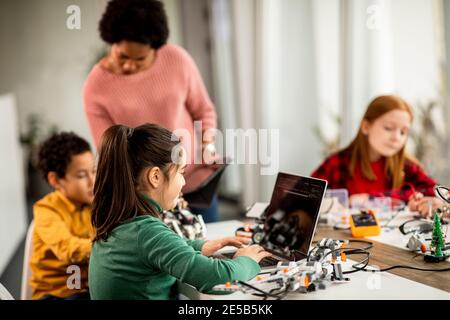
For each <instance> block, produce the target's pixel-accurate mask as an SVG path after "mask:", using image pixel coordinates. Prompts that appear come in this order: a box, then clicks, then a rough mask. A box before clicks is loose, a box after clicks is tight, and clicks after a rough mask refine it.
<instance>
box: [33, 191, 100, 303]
mask: <svg viewBox="0 0 450 320" xmlns="http://www.w3.org/2000/svg"><path fill="white" fill-rule="evenodd" d="M33 215H34V232H33V240H32V255H31V258H30V267H31V270H32V276H31V280H30V285H31V287H32V288H33V296H32V298H33V299H40V298H42V297H44V296H46V295H52V296H56V297H60V298H67V297H69V296H72V295H75V294H78V293H81V292H85V291H87V289H88V285H87V274H88V268H89V255H90V253H91V246H92V239H93V236H94V229H93V227H92V224H91V215H92V213H91V208H89V207H84V208H77V207H76V206H75V205H74V204H73V203H72V202H71V201H70V200H69V199H67V198H66V197H65V196H64V195H63V194H62V193H61V192H59V191H54V192H52V193H49V194H48V195H46V196H45V197H44V198H42V199H41V200H39V201H38V202H36V203H35V204H34V206H33ZM70 266H73V267H70ZM69 267H70V268H69ZM78 270H79V271H80V272H78Z"/></svg>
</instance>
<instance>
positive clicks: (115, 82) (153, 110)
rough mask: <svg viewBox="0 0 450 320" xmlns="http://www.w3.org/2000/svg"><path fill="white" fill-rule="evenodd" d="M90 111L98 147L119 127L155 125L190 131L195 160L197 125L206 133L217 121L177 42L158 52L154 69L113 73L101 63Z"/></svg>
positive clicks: (88, 89)
mask: <svg viewBox="0 0 450 320" xmlns="http://www.w3.org/2000/svg"><path fill="white" fill-rule="evenodd" d="M84 110H85V113H86V116H87V119H88V122H89V127H90V129H91V132H92V136H93V138H94V141H95V144H96V145H97V147H98V146H99V144H100V140H101V136H102V134H103V132H105V130H106V129H108V128H109V127H110V126H112V125H115V124H124V125H127V126H129V127H136V126H139V125H141V124H144V123H155V124H158V125H160V126H163V127H165V128H167V129H169V130H171V131H173V130H175V129H186V130H187V131H188V132H189V133H190V136H191V137H192V140H194V141H191V149H190V150H187V153H188V161H190V162H193V153H194V150H195V148H196V147H197V146H196V145H195V140H196V139H194V121H196V120H201V121H202V128H203V131H204V130H206V129H209V128H215V127H216V122H217V116H216V112H215V109H214V106H213V104H212V102H211V100H210V98H209V96H208V93H207V91H206V88H205V86H204V84H203V81H202V78H201V76H200V73H199V71H198V69H197V67H196V65H195V63H194V61H193V59H192V58H191V57H190V56H189V54H188V53H187V52H186V51H185V50H184V49H182V48H180V47H178V46H175V45H172V44H166V45H164V46H163V47H161V48H160V49H159V50H158V51H157V53H156V58H155V61H154V62H153V65H152V66H151V67H150V68H149V69H147V70H144V71H142V72H138V73H135V74H131V75H117V74H113V73H111V72H109V71H107V70H106V69H104V68H103V67H101V66H100V64H96V65H95V66H94V68H93V69H92V71H91V72H90V74H89V76H88V78H87V80H86V82H85V85H84ZM189 169H190V168H188V169H187V172H189V171H190V170H189ZM188 183H189V181H188Z"/></svg>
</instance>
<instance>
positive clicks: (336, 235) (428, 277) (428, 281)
mask: <svg viewBox="0 0 450 320" xmlns="http://www.w3.org/2000/svg"><path fill="white" fill-rule="evenodd" d="M322 238H332V239H342V240H349V239H355V238H352V235H351V233H350V231H349V230H335V229H333V228H331V227H318V228H317V230H316V234H315V236H314V241H318V240H320V239H322ZM368 241H370V242H372V243H373V248H372V249H370V253H371V254H370V261H369V265H372V266H374V265H375V266H377V267H379V268H381V269H383V268H386V267H390V266H394V265H407V266H412V267H417V268H426V269H445V268H450V262H447V261H444V262H439V263H431V262H425V261H424V260H423V257H421V256H416V257H415V254H414V253H413V252H411V251H408V250H404V249H401V248H398V247H394V246H391V245H388V244H384V243H380V242H376V241H372V240H368ZM362 246H363V244H359V243H356V244H355V245H354V247H362ZM352 247H353V246H352ZM360 257H361V258H363V257H364V256H362V255H361V256H358V255H354V256H353V257H349V258H350V259H352V260H355V261H359V259H360ZM388 272H391V273H393V274H395V275H398V276H401V277H404V278H406V279H409V280H413V281H417V282H420V283H423V284H425V285H428V286H431V287H434V288H437V289H441V290H445V291H447V292H450V271H447V272H425V271H418V270H411V269H394V270H391V271H388Z"/></svg>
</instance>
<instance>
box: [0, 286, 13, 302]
mask: <svg viewBox="0 0 450 320" xmlns="http://www.w3.org/2000/svg"><path fill="white" fill-rule="evenodd" d="M0 300H14V298H13V296H12V295H11V293H9V291H8V290H6V288H5V287H4V286H3V285H2V284H1V283H0Z"/></svg>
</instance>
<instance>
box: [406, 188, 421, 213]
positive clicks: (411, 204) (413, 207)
mask: <svg viewBox="0 0 450 320" xmlns="http://www.w3.org/2000/svg"><path fill="white" fill-rule="evenodd" d="M422 199H423V194H422V193H420V192H416V193H414V194H413V195H412V196H411V197H410V198H409V201H408V208H409V210H410V211H418V210H417V205H418V204H419V201H420V200H422Z"/></svg>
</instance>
